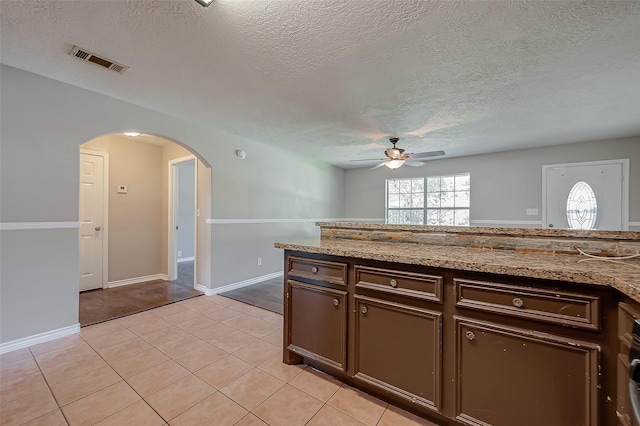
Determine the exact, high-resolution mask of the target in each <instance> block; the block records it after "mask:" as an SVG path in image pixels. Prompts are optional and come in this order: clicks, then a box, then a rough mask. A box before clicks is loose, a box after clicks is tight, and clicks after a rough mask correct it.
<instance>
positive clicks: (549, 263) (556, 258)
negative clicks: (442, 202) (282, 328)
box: [275, 239, 640, 302]
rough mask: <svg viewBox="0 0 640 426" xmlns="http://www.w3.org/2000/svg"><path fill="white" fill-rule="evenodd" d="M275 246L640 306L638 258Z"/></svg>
mask: <svg viewBox="0 0 640 426" xmlns="http://www.w3.org/2000/svg"><path fill="white" fill-rule="evenodd" d="M275 247H276V248H280V249H286V250H295V251H301V252H307V253H318V254H326V255H332V256H344V257H354V258H360V259H370V260H380V261H385V262H394V263H405V264H411V265H424V266H431V267H438V268H447V269H457V270H462V271H473V272H487V273H493V274H504V275H512V276H520V277H528V278H541V279H549V280H559V281H566V282H569V283H585V284H595V285H606V286H610V287H613V288H615V289H617V290H619V291H620V292H622V293H623V294H625V295H627V296H629V297H630V298H632V299H634V300H636V301H637V302H640V258H637V259H631V260H625V261H621V262H623V264H620V263H612V262H605V261H599V260H590V261H587V262H581V263H578V260H581V259H585V257H583V256H579V255H568V254H542V253H520V252H515V251H511V250H483V249H477V248H469V247H454V246H439V245H438V246H436V245H427V244H410V243H386V242H379V241H375V242H371V241H357V240H345V239H322V240H320V239H318V240H309V241H298V242H292V243H276V244H275Z"/></svg>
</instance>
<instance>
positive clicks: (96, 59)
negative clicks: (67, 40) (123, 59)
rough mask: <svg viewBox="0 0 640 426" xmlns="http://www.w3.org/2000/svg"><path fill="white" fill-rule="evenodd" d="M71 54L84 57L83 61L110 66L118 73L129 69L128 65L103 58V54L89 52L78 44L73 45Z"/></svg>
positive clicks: (109, 67)
mask: <svg viewBox="0 0 640 426" xmlns="http://www.w3.org/2000/svg"><path fill="white" fill-rule="evenodd" d="M69 55H71V56H75V57H76V58H78V59H82V60H83V61H87V62H93V63H94V64H98V65H100V66H102V67H105V68H108V69H110V70H111V71H115V72H117V73H118V74H122V73H123V72H125V71H126V70H128V69H129V67H128V66H126V65H122V64H119V63H117V62H114V61H112V60H111V59H107V58H103V57H102V56H98V55H96V54H95V53H92V52H89V51H88V50H85V49H82V48H80V47H78V46H73V49H71V52H69Z"/></svg>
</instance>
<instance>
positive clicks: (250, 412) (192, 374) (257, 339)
mask: <svg viewBox="0 0 640 426" xmlns="http://www.w3.org/2000/svg"><path fill="white" fill-rule="evenodd" d="M222 297H224V296H222ZM192 299H195V298H192ZM192 299H185V300H181V301H176V302H173V303H171V304H169V305H165V306H171V305H175V306H179V305H178V303H180V302H186V301H188V300H192ZM207 303H214V304H217V305H218V306H220V307H222V309H230V310H232V311H234V312H236V313H238V314H240V315H245V316H247V317H249V318H252V319H254V320H257V321H260V322H263V323H266V324H270V325H276V326H278V323H276V322H275V321H270V320H268V319H266V318H265V319H262V318H260V317H256V316H253V315H250V314H248V313H246V311H247V308H246V307H244V306H243V305H244V303H243V302H237V303H238V305H232V306H225V305H221V304H219V303H217V302H216V301H208V302H207ZM249 306H251V305H249ZM180 307H181V308H184V311H185V312H186V311H190V312H193V313H195V314H197V315H198V317H196V318H192V319H199V320H201V319H209V320H211V318H208V317H207V316H206V315H204V314H202V313H200V312H198V311H195V310H192V309H191V308H190V307H188V306H180ZM237 307H242V310H244V311H245V312H243V311H242V310H237V309H234V308H237ZM159 308H161V307H157V308H152V309H148V310H146V311H141V312H150V311H153V310H154V309H159ZM222 309H220V310H222ZM256 309H261V310H265V309H262V308H256ZM265 311H266V310H265ZM177 313H180V312H177ZM151 315H153V316H154V317H155V318H156V319H159V320H164V318H163V317H161V316H158V315H155V314H153V313H151ZM169 315H172V314H169ZM121 318H122V317H121ZM118 319H120V318H116V319H112V320H109V321H105V322H103V323H99V324H94V326H99V325H100V324H105V323H108V322H110V321H113V322H114V324H119V322H118ZM186 321H190V320H186ZM186 321H182V322H180V323H176V324H174V323H171V322H168V323H169V324H170V327H169V328H171V327H175V328H177V329H179V330H181V331H184V332H185V333H187V334H188V335H189V336H193V337H195V338H198V339H200V340H202V341H203V342H204V343H203V344H202V345H198V347H201V346H204V345H211V346H213V347H216V348H218V349H221V350H222V351H224V352H225V353H226V354H225V355H224V356H223V357H226V356H232V357H234V358H236V359H239V360H241V361H243V360H242V359H241V358H238V357H237V355H235V353H236V352H238V351H241V350H242V349H244V348H246V347H247V346H248V345H250V344H252V343H253V342H252V343H249V344H247V345H243V346H242V347H240V348H237V349H235V350H234V351H233V352H227V351H226V350H224V349H222V348H219V347H217V346H216V345H215V344H214V343H211V342H209V341H207V340H206V339H202V338H200V337H198V336H197V335H195V334H194V332H193V331H191V330H190V329H183V328H181V327H179V325H180V324H183V323H184V322H186ZM212 321H214V320H212ZM280 321H281V320H280ZM214 323H216V324H222V325H225V326H227V327H230V328H232V329H233V330H234V332H235V331H239V332H242V333H245V334H248V335H249V336H251V337H252V339H254V342H263V343H266V344H269V345H273V344H272V343H270V342H267V341H266V340H264V338H265V337H266V336H268V335H270V334H272V333H273V332H275V331H276V330H277V328H276V329H275V330H273V331H269V332H268V333H266V334H264V335H263V336H261V337H257V336H256V335H253V334H251V333H247V332H246V331H244V330H242V329H240V328H236V326H233V325H227V324H224V323H223V322H222V321H214ZM119 325H120V326H121V327H122V329H125V330H127V331H129V332H130V333H132V334H133V335H134V336H135V339H140V340H141V341H143V342H145V343H146V344H148V345H149V346H150V347H151V348H153V349H155V350H158V351H160V353H162V354H163V355H165V356H166V357H167V358H168V359H167V360H171V361H173V362H175V363H177V364H178V365H180V366H181V367H183V368H185V367H184V366H183V365H182V364H180V363H179V362H178V361H176V360H175V358H176V357H178V356H180V355H182V353H181V354H179V355H176V356H170V355H168V354H166V353H164V352H162V351H161V350H160V349H158V348H157V347H156V346H155V345H153V344H150V343H149V342H148V341H146V340H145V339H144V338H143V337H142V336H143V335H139V334H137V333H135V332H133V331H132V330H131V329H130V328H129V326H125V325H123V324H119ZM199 330H200V329H198V330H195V331H199ZM116 331H117V330H116ZM158 331H160V330H158ZM113 332H115V331H113ZM113 332H107V333H105V336H107V335H109V334H111V333H113ZM79 334H80V333H79ZM80 337H81V338H82V341H83V342H84V343H86V344H87V345H88V346H89V347H90V348H91V350H92V351H93V353H95V354H96V355H98V357H100V359H101V360H102V361H104V362H105V364H106V366H108V367H109V368H110V369H112V370H113V371H114V372H115V373H116V374H117V376H118V377H120V379H121V381H122V382H124V383H125V384H127V386H129V387H130V388H131V389H132V390H133V391H134V392H135V393H136V395H138V396H139V397H140V400H141V401H144V403H145V404H146V405H147V406H148V407H149V408H151V409H152V410H153V412H154V413H156V414H157V415H158V416H159V417H160V419H162V420H163V421H164V422H165V424H168V423H169V421H170V420H165V419H164V418H163V417H162V416H161V415H160V413H159V412H158V411H157V410H156V409H155V408H153V407H152V406H151V405H150V404H149V403H148V402H147V401H146V399H145V398H144V397H143V396H142V395H141V394H140V393H139V392H138V391H137V390H136V389H134V388H133V387H131V385H130V384H129V382H128V381H127V380H126V379H125V378H124V377H123V376H122V375H121V373H119V372H118V371H116V370H115V369H114V368H113V366H112V365H111V363H110V362H108V361H107V360H106V359H105V358H104V357H103V355H102V354H101V353H99V352H98V350H97V349H96V348H95V347H94V346H93V345H92V344H91V343H90V342H89V340H88V339H87V338H85V337H84V336H82V334H80ZM99 337H102V336H98V337H96V338H99ZM132 340H134V339H131V340H125V341H123V342H119V343H117V344H115V345H114V346H117V345H120V344H126V343H127V342H129V341H132ZM273 346H276V345H273ZM194 349H195V348H194ZM194 349H191V350H194ZM54 350H56V349H54ZM143 350H144V349H143ZM143 350H140V351H136V352H134V353H133V354H131V355H130V356H134V355H135V354H138V353H139V352H141V351H143ZM52 351H53V350H52ZM52 351H51V352H52ZM188 352H189V351H186V352H184V353H188ZM29 353H30V354H31V357H32V358H33V359H34V361H35V362H36V365H37V367H38V371H39V372H40V374H41V375H42V377H43V378H44V380H45V383H46V385H47V388H48V389H49V391H50V392H51V394H52V396H53V397H54V400H55V402H56V405H57V406H58V408H57V409H59V410H60V412H61V413H62V415H63V418H64V419H65V421H66V422H67V424H69V421H68V419H67V418H66V416H65V414H64V412H63V411H62V406H60V404H59V402H58V400H57V398H56V397H55V394H53V390H52V388H51V385H50V383H49V380H47V379H46V377H45V376H44V373H43V371H42V368H41V366H40V364H39V363H38V361H37V359H36V358H35V354H34V353H33V351H32V350H31V348H29ZM45 353H46V352H45ZM124 358H127V357H123V358H118V359H124ZM221 358H222V357H221ZM221 358H219V359H221ZM270 359H271V357H269V358H268V359H267V360H265V361H264V362H262V363H261V364H259V365H253V363H249V365H251V369H250V370H249V371H247V372H245V373H244V374H242V375H241V376H239V377H237V378H236V379H234V380H233V381H232V383H233V382H235V381H236V380H239V379H241V378H242V377H244V376H246V375H247V374H249V373H251V372H253V371H260V372H262V373H265V374H267V375H268V376H270V377H272V378H275V379H277V380H280V381H282V382H283V383H284V384H283V385H282V386H281V387H279V388H278V390H276V391H275V392H274V393H272V394H271V395H270V396H269V397H267V398H266V399H265V400H264V401H262V402H260V404H258V406H257V407H260V406H261V405H262V404H264V403H265V402H266V401H268V400H269V399H270V398H272V397H273V395H275V393H277V392H279V391H280V390H281V389H282V388H284V387H285V386H286V385H289V386H291V387H293V388H295V389H296V390H298V391H301V392H303V393H304V394H306V395H308V396H309V397H311V398H314V399H316V400H318V401H321V402H322V404H321V405H320V407H319V408H318V409H317V410H315V411H314V412H313V415H312V416H311V418H310V419H309V420H308V421H307V422H306V423H305V424H308V423H309V422H311V420H312V419H313V418H315V416H316V415H317V414H318V413H319V412H320V410H322V409H323V408H324V407H325V406H327V405H329V407H330V408H332V409H335V410H337V411H338V412H340V413H342V414H344V415H346V416H348V417H350V418H352V419H355V420H358V419H356V418H355V417H353V416H352V415H350V414H349V413H346V412H344V411H342V410H340V409H339V408H337V407H333V406H332V405H330V404H329V400H330V399H331V398H332V397H333V396H334V395H335V394H336V393H337V392H338V391H339V390H340V389H341V388H343V387H346V386H347V385H346V384H344V383H342V382H341V383H340V386H338V388H337V389H336V390H335V391H334V392H333V393H331V395H330V396H329V397H328V399H327V401H326V402H325V401H322V400H320V399H319V398H317V397H315V396H314V395H311V394H309V393H308V392H306V391H305V390H303V389H300V388H298V387H297V386H295V385H292V384H290V382H291V381H292V380H293V379H295V377H298V375H299V374H301V373H302V372H303V371H304V370H305V369H311V370H313V371H318V370H316V369H313V368H312V367H309V366H305V365H303V367H302V369H301V370H300V371H299V372H298V373H297V374H296V375H295V376H293V377H291V378H289V379H288V380H282V379H280V378H279V377H276V376H274V375H273V374H271V373H270V372H268V371H265V370H263V369H261V368H260V366H261V365H263V364H264V363H266V362H268V361H269V360H270ZM114 361H115V360H114ZM216 361H217V360H215V361H213V362H211V363H208V364H206V365H205V366H203V367H200V368H199V369H198V370H196V371H191V370H190V369H188V368H187V371H188V373H189V374H188V375H187V376H185V377H183V378H181V379H178V380H176V381H174V382H172V383H170V384H168V385H167V386H164V387H163V388H161V389H158V390H156V391H154V393H153V394H155V393H157V392H160V391H162V390H163V389H166V388H167V387H169V386H172V385H173V384H175V383H176V382H178V381H179V380H183V379H184V378H187V377H195V378H196V379H199V380H203V379H201V378H200V377H199V376H197V375H196V374H195V373H196V372H197V371H200V370H201V369H204V368H206V367H208V366H210V365H212V364H213V363H215V362H216ZM165 362H166V361H165ZM243 362H245V361H243ZM97 368H102V366H101V367H97ZM150 368H151V367H150ZM94 370H95V369H92V370H90V371H94ZM147 370H148V369H145V370H143V371H147ZM140 373H142V372H138V373H136V374H140ZM320 373H321V374H323V375H324V374H325V373H322V372H320ZM74 377H75V376H74ZM205 383H207V384H208V385H209V386H211V388H212V389H214V392H213V393H212V395H214V394H215V393H220V394H221V395H223V396H225V397H226V398H228V399H229V400H231V401H233V402H234V403H235V404H237V405H239V406H240V407H242V408H245V407H243V406H242V404H239V403H238V402H237V401H235V400H234V399H233V398H231V397H229V396H228V395H226V394H224V393H222V392H221V390H220V389H218V388H217V387H215V386H212V385H211V384H209V383H208V382H206V381H205ZM112 385H113V384H112ZM112 385H109V386H112ZM109 386H106V387H105V388H107V387H109ZM227 386H228V384H227ZM105 388H102V389H99V390H96V391H94V392H91V393H90V394H87V395H85V396H83V397H82V398H79V399H77V400H75V401H72V402H70V403H69V404H71V403H73V402H76V401H79V400H81V399H83V398H86V397H88V396H90V395H93V394H95V393H97V392H99V391H101V390H104V389H105ZM153 394H152V395H153ZM208 397H209V396H208ZM208 397H206V398H208ZM206 398H205V399H206ZM140 400H139V401H140ZM202 401H204V399H202V400H199V401H198V402H196V403H195V404H194V405H191V406H190V407H188V408H187V409H185V410H183V411H181V412H180V413H179V414H177V415H176V416H174V417H173V418H172V419H171V420H173V419H175V418H176V417H178V416H180V415H182V414H184V413H185V412H187V411H189V410H191V409H192V408H193V407H195V406H196V405H198V404H200V403H201V402H202ZM137 402H138V401H136V402H134V403H133V404H136V403H137ZM69 404H66V405H69ZM133 404H130V405H128V406H127V407H124V408H122V409H121V410H118V411H117V412H114V413H111V414H109V415H108V416H107V417H105V418H104V419H101V420H99V421H103V420H105V419H107V418H109V417H112V416H114V415H116V414H118V413H120V412H122V411H123V410H125V409H127V408H129V407H131V406H132V405H133ZM66 405H65V406H66ZM389 406H390V405H389V404H386V403H385V405H384V409H383V411H382V414H381V416H380V418H379V419H378V421H377V422H376V424H379V423H380V421H381V420H382V417H383V416H384V414H385V412H386V411H387V410H388V407H389ZM257 407H255V408H254V409H256V408H257ZM245 409H246V408H245ZM53 411H55V410H52V412H53ZM246 411H247V413H246V414H245V415H244V416H242V417H241V418H240V419H239V420H238V422H240V421H241V420H242V419H244V418H246V417H247V416H249V415H253V416H255V417H256V418H258V419H260V420H261V421H264V422H265V423H267V424H269V423H268V421H267V420H266V419H264V418H262V417H261V416H259V415H258V414H256V413H254V411H253V410H248V409H246ZM50 413H51V412H50ZM50 413H45V414H44V415H47V414H50ZM44 415H43V416H44ZM40 417H42V416H39V417H38V418H40ZM34 420H35V419H34ZM358 421H360V420H358ZM236 423H237V422H236Z"/></svg>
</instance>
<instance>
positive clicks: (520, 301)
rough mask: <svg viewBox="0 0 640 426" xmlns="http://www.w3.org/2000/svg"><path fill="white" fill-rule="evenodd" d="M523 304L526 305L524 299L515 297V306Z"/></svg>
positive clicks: (520, 306) (518, 306)
mask: <svg viewBox="0 0 640 426" xmlns="http://www.w3.org/2000/svg"><path fill="white" fill-rule="evenodd" d="M522 305H524V302H523V301H522V299H520V298H519V297H514V298H513V306H515V307H516V308H522Z"/></svg>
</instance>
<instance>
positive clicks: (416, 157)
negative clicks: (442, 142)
mask: <svg viewBox="0 0 640 426" xmlns="http://www.w3.org/2000/svg"><path fill="white" fill-rule="evenodd" d="M441 155H445V154H444V151H429V152H418V153H416V154H411V159H412V160H420V159H421V158H431V157H440V156H441Z"/></svg>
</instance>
